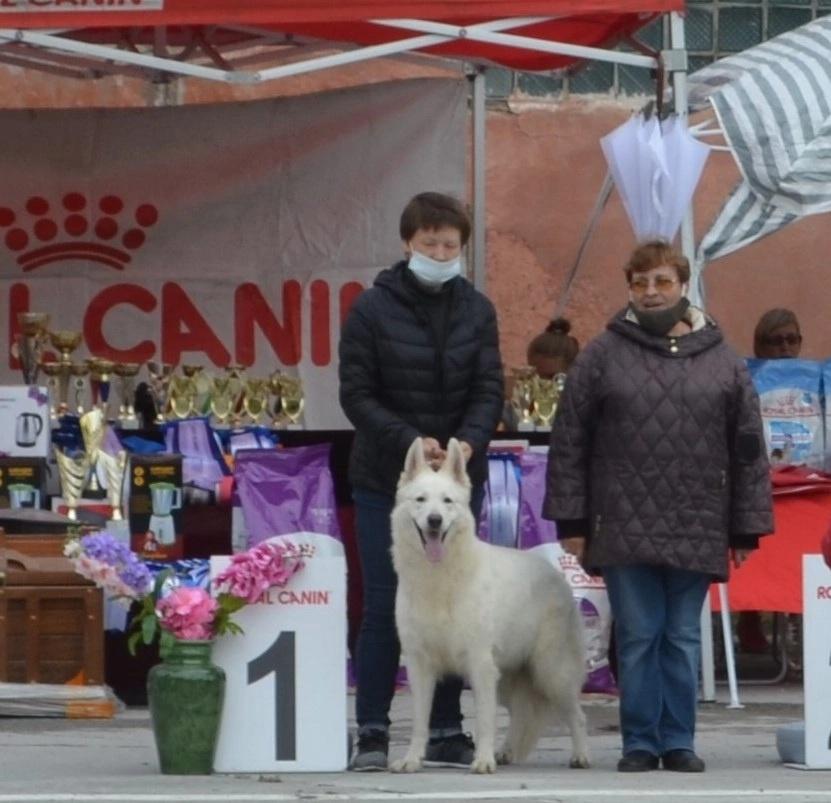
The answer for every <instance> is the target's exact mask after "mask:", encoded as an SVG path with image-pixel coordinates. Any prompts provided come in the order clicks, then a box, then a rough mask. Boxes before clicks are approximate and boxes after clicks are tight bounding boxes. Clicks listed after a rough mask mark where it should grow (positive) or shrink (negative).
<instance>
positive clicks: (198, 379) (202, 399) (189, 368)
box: [182, 364, 211, 415]
mask: <svg viewBox="0 0 831 803" xmlns="http://www.w3.org/2000/svg"><path fill="white" fill-rule="evenodd" d="M182 373H183V374H184V375H185V376H186V377H187V378H188V379H190V380H191V385H192V386H193V404H192V406H191V411H190V413H191V415H205V413H207V412H208V410H209V409H210V390H211V381H210V379H209V378H208V376H207V375H206V374H205V372H204V370H203V369H202V366H201V365H185V364H182Z"/></svg>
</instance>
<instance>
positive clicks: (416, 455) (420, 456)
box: [401, 438, 427, 482]
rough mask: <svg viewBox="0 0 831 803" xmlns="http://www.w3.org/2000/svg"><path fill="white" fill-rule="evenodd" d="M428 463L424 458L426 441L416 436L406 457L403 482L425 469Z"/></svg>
mask: <svg viewBox="0 0 831 803" xmlns="http://www.w3.org/2000/svg"><path fill="white" fill-rule="evenodd" d="M426 465H427V461H426V460H425V459H424V441H423V440H422V439H421V438H416V439H415V440H414V441H413V442H412V443H411V444H410V448H409V449H407V456H406V457H405V458H404V470H403V471H402V472H401V482H408V481H409V480H411V479H412V478H413V477H415V475H416V474H418V473H419V471H423V470H424V468H425V467H426Z"/></svg>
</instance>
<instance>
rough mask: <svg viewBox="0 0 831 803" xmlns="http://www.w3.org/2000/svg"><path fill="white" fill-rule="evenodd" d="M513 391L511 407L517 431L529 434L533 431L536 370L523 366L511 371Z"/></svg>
mask: <svg viewBox="0 0 831 803" xmlns="http://www.w3.org/2000/svg"><path fill="white" fill-rule="evenodd" d="M511 373H512V375H513V379H514V390H513V393H512V394H511V406H512V407H513V408H514V412H515V413H516V417H517V430H518V431H520V432H529V431H533V429H534V418H533V416H532V415H531V413H532V411H533V409H534V377H535V376H536V373H537V372H536V370H535V369H534V368H533V367H532V366H530V365H523V366H521V367H519V368H513V369H512V370H511Z"/></svg>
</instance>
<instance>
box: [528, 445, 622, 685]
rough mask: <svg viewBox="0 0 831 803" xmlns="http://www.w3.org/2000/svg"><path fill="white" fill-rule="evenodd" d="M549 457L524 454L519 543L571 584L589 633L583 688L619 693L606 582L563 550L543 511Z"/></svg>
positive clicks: (555, 527) (553, 525) (586, 631)
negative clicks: (613, 666) (612, 659)
mask: <svg viewBox="0 0 831 803" xmlns="http://www.w3.org/2000/svg"><path fill="white" fill-rule="evenodd" d="M547 460H548V458H547V456H546V455H545V454H541V453H538V452H523V454H521V455H520V458H519V466H520V476H521V481H520V503H519V538H518V546H519V548H520V549H528V550H532V551H534V552H537V553H538V554H540V555H541V556H542V557H544V558H545V559H546V560H548V561H549V562H551V563H552V564H554V566H555V567H556V568H557V569H559V570H560V571H561V572H562V573H563V574H564V575H565V578H566V580H567V581H568V584H569V586H570V587H571V593H572V594H573V595H574V600H575V602H576V603H577V605H578V607H579V609H580V613H581V615H582V618H583V630H584V632H585V635H586V657H587V667H586V671H587V674H586V682H585V684H584V685H583V691H584V692H594V693H603V694H615V693H616V692H617V686H616V684H615V679H614V676H613V675H612V671H611V669H610V667H609V640H610V638H611V635H612V609H611V606H610V605H609V596H608V594H607V593H606V585H605V584H604V582H603V578H601V577H592V576H591V575H589V574H587V573H586V572H585V571H584V569H583V567H582V566H581V565H580V564H579V563H578V562H577V560H576V558H574V556H572V555H569V554H568V553H567V552H564V551H563V548H562V547H561V546H560V544H559V541H558V540H557V526H556V525H555V524H554V522H553V521H549V520H548V519H544V518H543V517H542V515H541V510H542V501H543V497H544V495H545V468H546V462H547Z"/></svg>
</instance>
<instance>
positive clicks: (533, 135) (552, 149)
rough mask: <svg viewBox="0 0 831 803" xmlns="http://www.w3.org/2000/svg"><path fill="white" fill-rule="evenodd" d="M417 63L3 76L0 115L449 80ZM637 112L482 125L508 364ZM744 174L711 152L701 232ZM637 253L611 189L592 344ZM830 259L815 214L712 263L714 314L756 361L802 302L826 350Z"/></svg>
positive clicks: (578, 320)
mask: <svg viewBox="0 0 831 803" xmlns="http://www.w3.org/2000/svg"><path fill="white" fill-rule="evenodd" d="M441 73H442V68H441V67H414V66H413V65H412V64H410V63H384V64H382V65H381V64H362V65H356V66H353V67H350V68H348V69H343V70H338V71H327V72H321V73H316V74H313V75H309V76H304V77H302V78H295V79H287V80H285V81H283V82H272V83H269V84H267V85H265V86H261V87H253V88H252V87H229V86H225V85H219V84H213V83H209V82H206V81H195V80H183V81H174V82H171V83H167V84H151V83H147V82H142V81H139V80H134V79H125V78H107V79H103V80H99V81H78V80H70V79H63V78H58V77H55V76H52V75H46V74H41V73H36V72H31V71H27V72H24V71H22V70H19V69H16V68H4V69H3V70H0V108H27V107H28V108H55V107H74V108H78V107H102V106H155V105H163V104H182V103H206V102H221V101H230V100H243V99H254V98H258V97H267V96H273V95H284V94H298V93H304V92H309V91H315V90H320V89H332V88H335V87H339V86H347V85H354V84H359V83H364V82H367V81H380V80H389V79H391V78H405V77H412V76H414V75H419V76H421V75H431V74H441ZM630 108H631V104H630V105H629V106H627V105H624V104H621V103H615V102H612V101H609V100H607V99H601V100H599V99H597V98H592V99H585V98H581V99H573V100H570V101H566V102H562V103H550V104H547V103H540V102H536V103H532V102H530V101H524V100H523V99H521V98H517V99H513V100H512V102H511V103H509V104H503V105H501V106H499V107H493V108H491V109H490V110H489V112H488V120H487V139H488V144H487V148H488V150H487V153H488V156H487V199H488V200H487V225H488V232H487V247H488V255H487V288H488V293H489V294H490V295H491V297H492V298H493V300H494V302H495V303H496V306H497V309H498V311H499V318H500V326H501V332H502V346H503V353H504V358H505V362H506V364H507V365H508V366H512V365H519V364H522V363H523V362H524V361H525V360H524V351H525V344H526V343H527V342H528V340H529V339H530V338H531V337H533V336H534V335H535V334H537V333H538V332H539V331H541V330H542V328H543V327H544V326H545V324H546V322H547V321H548V319H549V318H550V316H551V315H552V313H553V311H554V309H555V307H556V304H557V300H558V299H559V297H560V294H561V291H562V287H563V284H564V281H565V278H566V274H567V273H568V270H569V268H570V266H571V264H572V262H573V260H574V258H575V255H576V252H577V248H578V245H579V243H580V240H581V238H582V235H583V230H584V227H585V226H586V225H587V222H588V220H589V217H590V214H591V210H592V208H593V206H594V203H595V199H596V197H597V193H598V191H599V188H600V185H601V182H602V180H603V175H604V171H605V163H604V161H603V157H602V154H601V151H600V147H599V139H600V137H601V136H603V135H604V134H606V133H608V132H609V131H610V130H612V129H613V128H614V127H615V126H616V125H618V124H619V123H621V122H623V121H624V120H625V119H626V117H627V115H628V114H629V113H630ZM737 177H738V174H737V171H736V169H735V166H734V164H733V162H732V158H731V157H730V155H729V154H727V153H713V154H712V155H711V157H710V161H709V163H708V166H707V169H706V171H705V175H704V177H703V180H702V182H701V185H700V187H699V190H698V192H697V194H696V198H695V222H696V234H697V237H700V236H701V234H702V233H703V232H704V231H705V230H706V228H707V226H708V225H709V223H710V222H711V221H712V220H713V218H714V216H715V214H716V213H717V211H718V209H719V207H720V205H721V203H722V202H723V201H724V199H725V198H726V197H727V194H728V192H729V190H730V188H731V187H732V186H733V184H734V183H735V181H736V180H737ZM633 245H634V242H633V236H632V233H631V230H630V228H629V224H628V221H627V220H626V217H625V214H624V212H623V208H622V206H621V204H620V202H619V200H618V198H617V197H616V195H614V194H613V196H612V199H611V200H610V202H609V204H608V206H607V208H606V209H605V211H604V212H603V214H602V216H601V218H600V221H599V224H598V226H597V229H596V231H595V234H594V236H593V238H592V239H591V241H590V243H589V246H588V248H587V250H586V253H585V255H584V260H583V263H582V267H581V269H580V270H579V272H578V274H577V277H576V280H575V282H574V285H573V287H572V290H571V294H570V298H569V303H568V305H567V307H566V309H565V314H566V315H567V316H569V317H570V318H571V319H572V322H573V327H574V330H573V331H574V334H575V335H576V336H577V337H578V338H579V339H580V340H581V342H585V341H586V340H588V339H589V338H591V337H592V336H594V335H595V334H596V333H597V332H598V331H600V329H601V328H602V326H603V324H604V322H605V320H606V319H607V318H608V317H609V316H610V315H611V313H612V312H613V311H614V310H615V309H616V308H618V307H619V306H622V305H623V303H625V297H626V296H625V287H624V283H623V278H622V274H621V264H622V262H623V261H624V259H625V258H626V256H627V254H628V252H629V250H630V249H631V248H632V246H633ZM829 254H831V227H829V225H828V218H827V217H826V216H818V217H812V218H807V219H805V220H803V221H801V222H799V223H797V224H795V225H793V226H792V227H791V228H790V229H788V230H785V231H783V232H780V233H778V234H776V235H773V236H772V237H769V238H767V239H765V240H763V241H761V242H759V243H756V244H754V245H752V246H749V247H747V248H745V249H743V250H741V251H739V252H737V253H735V254H733V255H731V256H729V257H727V258H725V259H722V260H719V261H717V262H716V263H714V264H712V265H711V266H709V267H708V268H707V271H706V285H707V292H708V309H709V311H710V312H712V314H713V315H715V316H716V318H717V319H718V320H719V321H720V322H721V324H722V326H723V328H724V330H725V332H726V333H727V336H728V338H729V339H730V341H731V342H732V343H733V344H734V345H735V346H736V347H737V348H738V349H739V350H740V351H741V352H742V353H745V354H747V353H749V352H750V347H751V335H752V330H753V326H754V324H755V322H756V319H757V318H758V316H759V315H760V314H761V313H762V312H763V311H764V310H766V309H768V308H769V307H772V306H787V307H791V308H793V309H794V310H795V311H796V312H797V314H798V315H799V317H800V319H801V321H802V325H803V333H804V336H805V344H804V352H803V354H804V356H807V357H812V358H826V357H829V356H831V327H829V326H828V325H827V324H826V322H825V320H824V315H825V312H826V308H827V307H828V306H829V305H828V301H827V299H828V298H829V292H828V290H827V289H826V286H825V281H826V278H825V277H826V276H827V275H828V273H829V269H828V266H827V264H826V260H828V259H829Z"/></svg>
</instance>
